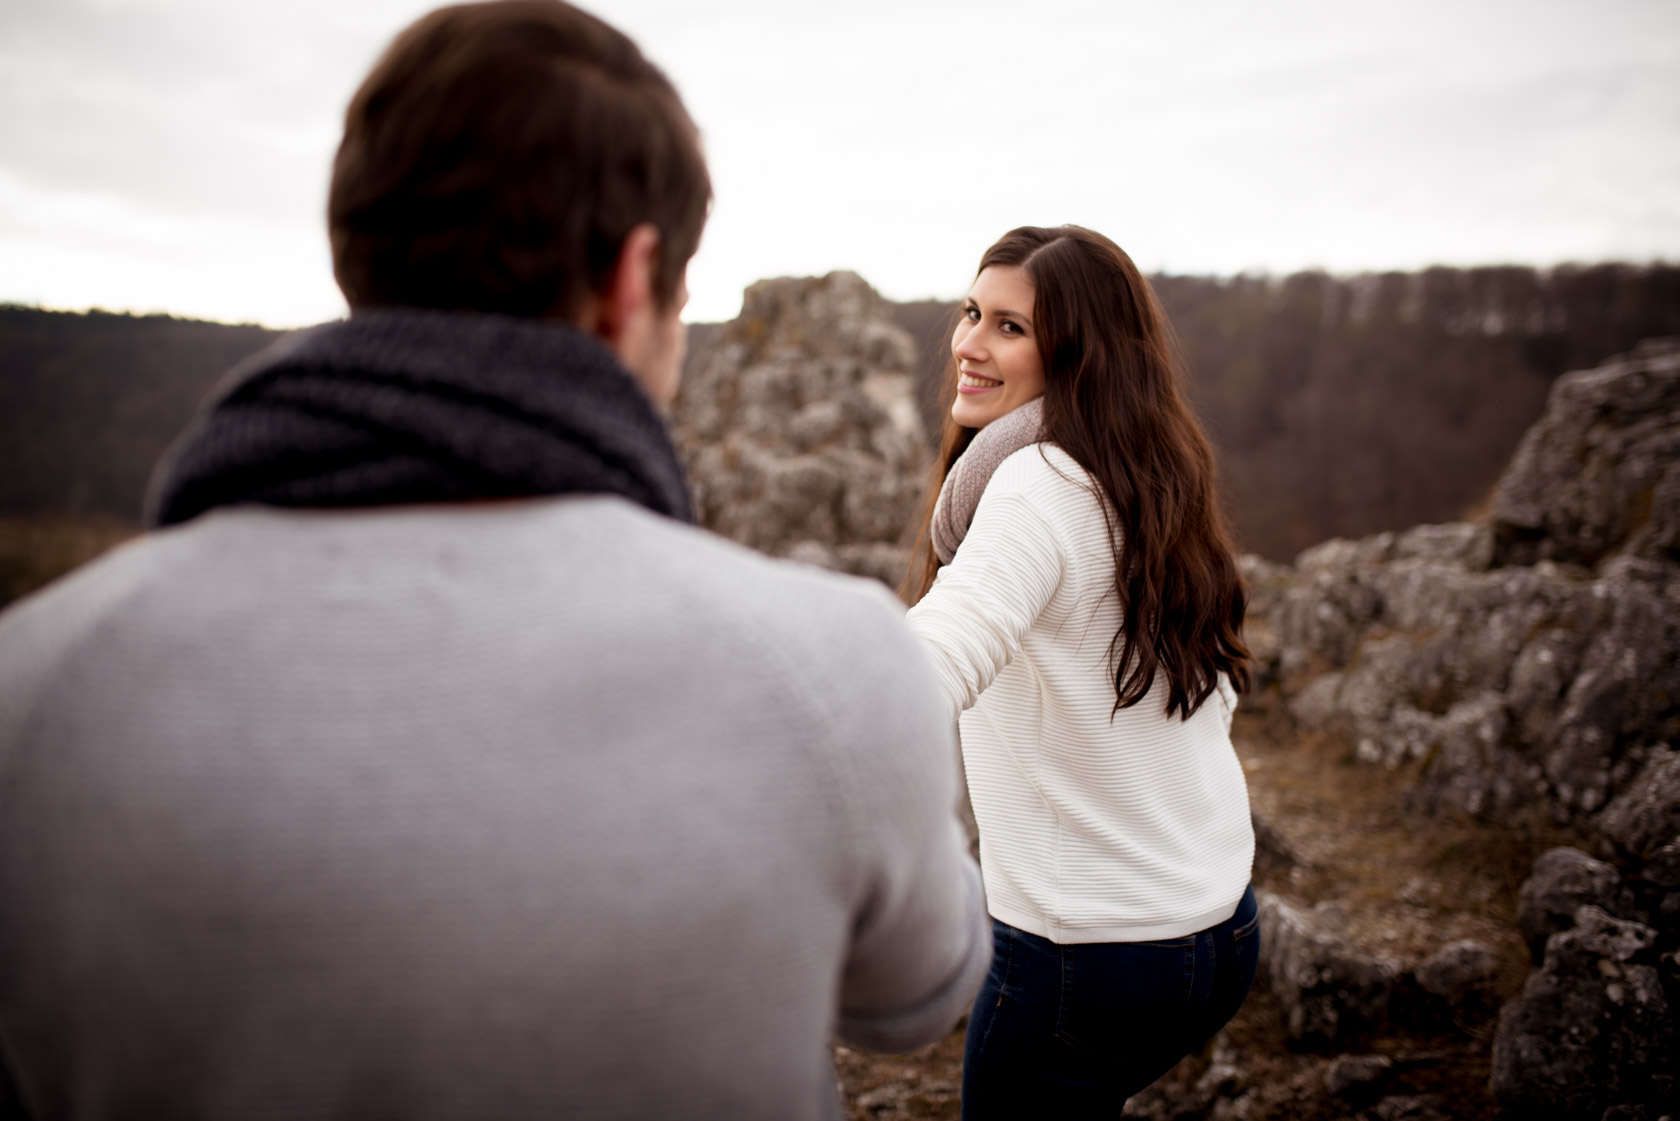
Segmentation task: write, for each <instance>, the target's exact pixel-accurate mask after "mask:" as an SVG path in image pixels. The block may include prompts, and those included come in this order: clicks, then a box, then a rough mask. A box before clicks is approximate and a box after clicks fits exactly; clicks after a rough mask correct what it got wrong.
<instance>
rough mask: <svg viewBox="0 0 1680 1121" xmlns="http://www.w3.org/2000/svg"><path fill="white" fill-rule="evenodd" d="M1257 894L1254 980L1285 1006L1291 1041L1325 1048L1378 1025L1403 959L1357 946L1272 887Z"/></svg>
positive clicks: (1320, 918) (1386, 1008)
mask: <svg viewBox="0 0 1680 1121" xmlns="http://www.w3.org/2000/svg"><path fill="white" fill-rule="evenodd" d="M1255 895H1256V898H1257V899H1258V901H1259V904H1260V929H1261V931H1262V935H1261V939H1260V971H1259V976H1258V978H1257V983H1258V984H1261V985H1264V986H1266V988H1267V989H1268V990H1270V992H1271V993H1272V995H1273V996H1275V997H1276V998H1277V1000H1278V1003H1279V1004H1280V1005H1281V1006H1282V1008H1283V1013H1284V1021H1285V1024H1286V1025H1287V1030H1288V1033H1289V1038H1290V1040H1291V1041H1293V1042H1297V1043H1304V1044H1309V1045H1315V1046H1323V1045H1328V1044H1332V1043H1337V1042H1342V1041H1346V1040H1351V1039H1357V1038H1359V1037H1360V1036H1361V1035H1363V1034H1364V1033H1366V1032H1368V1031H1370V1030H1371V1029H1372V1028H1374V1027H1376V1026H1377V1025H1379V1024H1380V1023H1381V1022H1382V1020H1383V1017H1384V1016H1385V1014H1386V1013H1387V1011H1388V1000H1389V996H1390V994H1391V992H1392V991H1393V988H1394V983H1395V980H1396V979H1397V978H1398V977H1399V975H1400V969H1399V966H1398V964H1397V963H1395V962H1393V961H1390V960H1388V959H1386V958H1379V957H1375V956H1372V955H1370V954H1367V953H1364V952H1363V951H1361V950H1359V949H1358V948H1357V947H1355V946H1354V945H1353V944H1352V943H1351V942H1349V941H1348V940H1347V939H1346V938H1345V937H1343V936H1342V935H1341V934H1339V933H1337V932H1336V931H1335V930H1334V929H1332V925H1333V924H1331V923H1328V922H1326V921H1325V919H1324V918H1323V917H1321V916H1319V915H1317V914H1315V913H1313V912H1309V911H1306V910H1303V909H1302V908H1300V907H1297V906H1295V905H1293V904H1291V903H1289V902H1287V901H1285V900H1283V899H1281V898H1279V897H1278V896H1276V895H1273V894H1272V893H1271V892H1268V891H1256V892H1255Z"/></svg>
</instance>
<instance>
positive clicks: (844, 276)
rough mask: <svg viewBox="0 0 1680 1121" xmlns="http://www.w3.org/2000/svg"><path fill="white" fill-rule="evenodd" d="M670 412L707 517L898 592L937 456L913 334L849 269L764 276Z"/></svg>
mask: <svg viewBox="0 0 1680 1121" xmlns="http://www.w3.org/2000/svg"><path fill="white" fill-rule="evenodd" d="M696 359H697V361H696V362H694V363H692V364H691V367H692V368H691V369H689V370H688V371H687V372H686V373H685V375H684V378H683V386H682V390H681V392H680V393H679V394H678V397H677V400H676V402H675V403H674V404H673V406H672V411H671V428H672V432H673V434H674V435H675V437H676V441H677V446H678V448H679V449H680V450H681V452H682V454H683V457H684V459H685V460H686V461H687V464H688V469H689V474H690V478H691V480H692V482H693V486H694V497H695V509H696V511H697V513H698V516H699V519H700V523H701V524H702V525H704V526H706V527H707V528H709V529H713V530H715V531H717V532H719V533H721V534H723V535H724V536H726V537H729V538H732V539H733V540H736V541H739V542H741V543H742V544H744V545H748V546H751V547H752V548H755V549H758V550H760V551H762V552H765V553H769V554H771V555H773V556H780V557H791V558H794V559H798V560H801V561H805V562H808V563H813V564H819V565H822V566H824V567H827V568H833V569H838V570H841V571H846V572H853V573H857V574H860V575H867V576H873V577H876V578H878V579H881V580H883V581H884V582H886V583H888V584H890V585H893V586H896V585H897V584H898V583H899V582H900V581H901V580H902V579H903V576H904V574H905V571H906V569H907V567H908V562H909V550H908V547H907V541H906V537H907V531H909V530H911V529H913V527H914V525H915V523H916V521H917V518H918V516H919V514H920V511H921V502H922V498H923V494H924V488H925V486H926V481H927V480H926V477H925V471H926V467H927V464H928V462H929V455H928V450H927V441H926V439H925V437H924V435H923V432H922V428H921V421H920V418H919V415H918V413H917V411H916V406H915V399H914V395H913V386H912V380H913V374H914V370H915V366H916V361H917V357H916V347H915V343H914V340H912V339H911V338H910V336H909V335H908V334H907V333H906V332H905V331H904V330H903V329H901V328H899V327H897V326H896V325H894V324H893V323H892V322H891V320H890V319H889V318H888V316H887V311H886V308H885V305H884V304H883V302H882V300H881V298H880V296H878V295H877V294H876V293H875V291H874V289H872V288H870V287H869V285H868V284H866V283H864V281H863V280H862V279H861V278H860V277H858V276H857V275H855V274H853V273H848V272H836V273H830V274H829V275H828V276H824V277H820V278H812V279H782V280H765V281H760V282H759V283H757V284H755V285H753V286H752V287H751V288H749V289H747V291H746V294H745V297H744V299H743V303H742V309H741V314H740V316H739V317H738V318H736V319H735V320H733V321H731V322H730V323H728V324H726V325H725V326H724V328H723V331H722V335H721V337H720V338H718V339H717V340H715V341H714V342H712V343H711V345H710V346H708V347H707V348H706V351H705V352H704V353H703V354H697V355H696Z"/></svg>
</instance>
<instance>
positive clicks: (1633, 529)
mask: <svg viewBox="0 0 1680 1121" xmlns="http://www.w3.org/2000/svg"><path fill="white" fill-rule="evenodd" d="M1673 342H1674V340H1653V341H1651V342H1648V343H1646V344H1643V345H1642V347H1641V348H1640V349H1638V350H1635V351H1634V353H1633V354H1631V355H1629V356H1628V357H1627V358H1626V359H1625V360H1623V361H1621V362H1611V363H1608V364H1606V365H1604V366H1602V367H1600V368H1599V369H1596V370H1587V371H1583V372H1581V373H1575V374H1569V375H1566V376H1565V377H1562V378H1560V379H1558V382H1557V384H1556V386H1555V387H1554V388H1553V390H1552V396H1551V401H1550V403H1549V404H1548V406H1547V409H1546V413H1545V415H1544V416H1543V417H1541V419H1540V420H1539V421H1538V422H1537V423H1536V424H1535V425H1534V427H1533V428H1531V429H1529V431H1528V434H1527V435H1526V436H1524V438H1523V441H1522V444H1521V445H1520V446H1519V447H1518V448H1517V452H1516V455H1515V457H1514V458H1513V459H1512V461H1511V466H1510V468H1509V470H1507V471H1506V473H1505V478H1504V480H1503V482H1502V483H1501V484H1500V488H1499V494H1498V496H1497V497H1496V498H1495V500H1494V505H1493V526H1494V556H1495V561H1496V563H1499V564H1507V565H1512V564H1522V565H1526V564H1533V563H1534V562H1535V561H1538V560H1558V561H1566V562H1570V563H1574V564H1586V565H1591V564H1595V563H1597V562H1598V561H1599V560H1600V559H1601V558H1603V557H1604V556H1605V555H1606V554H1608V553H1610V552H1612V551H1620V550H1621V549H1623V548H1624V547H1625V548H1627V549H1628V551H1630V552H1631V553H1633V554H1634V555H1635V556H1641V557H1651V558H1657V559H1666V560H1669V561H1674V560H1676V559H1680V391H1677V390H1676V386H1677V385H1680V347H1675V346H1674V345H1672V344H1673Z"/></svg>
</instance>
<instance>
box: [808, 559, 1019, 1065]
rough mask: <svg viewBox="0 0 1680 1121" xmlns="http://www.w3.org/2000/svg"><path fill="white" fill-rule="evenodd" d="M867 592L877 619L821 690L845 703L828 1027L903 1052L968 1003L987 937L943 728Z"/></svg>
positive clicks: (921, 674)
mask: <svg viewBox="0 0 1680 1121" xmlns="http://www.w3.org/2000/svg"><path fill="white" fill-rule="evenodd" d="M870 593H871V594H870V596H869V599H870V601H871V603H870V605H869V606H871V607H874V608H876V609H878V610H879V611H880V618H879V619H878V620H870V624H871V625H870V626H869V627H868V628H867V631H868V635H869V638H868V641H869V644H870V651H869V654H868V655H867V656H865V657H861V658H857V659H854V660H853V661H852V663H851V664H850V665H848V666H845V667H842V668H841V669H840V670H839V671H838V672H837V673H836V674H835V675H833V677H832V678H831V680H844V682H845V685H844V688H843V689H839V690H833V691H832V692H833V693H834V694H838V695H839V696H842V697H844V698H845V699H846V702H847V703H846V704H845V706H844V710H843V711H841V710H836V711H835V712H834V713H833V722H832V724H831V727H832V728H833V729H834V730H835V732H836V734H837V740H836V742H835V743H834V747H833V758H834V760H835V769H836V777H837V778H838V780H839V782H838V788H839V794H840V796H841V797H842V798H843V799H844V801H845V803H846V804H845V807H844V811H845V816H846V819H847V821H848V823H849V828H848V837H847V838H846V842H847V844H848V846H849V847H850V849H851V850H852V853H853V861H854V863H853V864H852V867H853V869H854V875H853V876H852V877H851V879H852V883H853V907H854V912H853V913H854V918H853V923H852V936H851V942H850V947H849V951H848V954H847V958H846V962H845V964H844V966H843V970H842V974H841V977H840V1016H839V1023H838V1024H837V1025H836V1030H837V1033H838V1035H839V1036H840V1038H841V1039H842V1040H844V1041H846V1042H847V1043H851V1044H855V1045H857V1046H860V1047H867V1048H870V1049H873V1050H880V1051H907V1050H910V1049H912V1048H914V1047H919V1046H922V1045H924V1044H927V1043H932V1042H934V1041H936V1040H938V1039H940V1038H941V1037H943V1036H944V1034H945V1033H946V1032H948V1031H949V1030H950V1029H951V1025H952V1024H953V1023H954V1022H955V1021H956V1019H957V1017H958V1016H960V1015H961V1014H962V1013H963V1012H965V1011H967V1010H968V1006H969V1003H970V1002H971V1001H972V1000H973V999H974V994H975V992H976V991H977V990H978V989H979V987H980V982H981V980H982V979H983V978H984V977H985V973H986V969H987V967H988V965H989V964H990V962H991V935H990V923H989V921H988V919H987V917H986V907H985V899H984V894H983V892H982V889H981V886H980V872H979V868H978V867H977V866H976V865H975V863H974V859H973V857H972V856H971V855H970V854H969V851H968V842H967V838H966V836H965V834H964V833H963V829H962V826H961V824H960V823H959V822H958V820H957V817H956V814H955V809H954V808H955V806H956V805H957V784H958V777H957V768H956V757H957V750H956V742H955V737H954V735H953V732H954V729H953V727H952V725H951V723H950V721H949V720H948V719H947V718H946V716H945V712H944V708H943V706H942V705H941V704H940V701H939V690H938V685H937V683H936V681H935V680H934V678H933V675H932V673H931V671H930V670H929V668H928V665H927V659H926V658H925V657H924V656H923V655H922V653H921V651H920V650H919V648H918V646H917V643H916V640H915V638H914V637H913V636H912V635H911V634H910V633H909V630H908V629H907V628H906V627H905V626H904V622H903V620H902V618H900V617H898V609H897V607H896V605H895V604H894V602H893V601H892V600H891V598H890V597H888V596H886V595H884V594H877V593H876V592H875V590H874V589H870ZM869 614H873V612H869ZM832 699H833V696H832V695H831V700H832Z"/></svg>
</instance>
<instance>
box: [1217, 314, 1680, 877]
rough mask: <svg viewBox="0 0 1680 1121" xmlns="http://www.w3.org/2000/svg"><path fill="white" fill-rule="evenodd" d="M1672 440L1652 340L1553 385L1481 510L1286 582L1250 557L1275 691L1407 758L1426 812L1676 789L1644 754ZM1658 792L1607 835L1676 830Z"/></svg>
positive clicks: (1669, 639)
mask: <svg viewBox="0 0 1680 1121" xmlns="http://www.w3.org/2000/svg"><path fill="white" fill-rule="evenodd" d="M1677 452H1680V344H1677V343H1674V342H1673V341H1669V342H1667V343H1655V344H1649V345H1647V346H1646V347H1644V348H1643V349H1642V350H1641V351H1640V352H1638V353H1637V354H1636V355H1634V356H1632V357H1629V358H1627V359H1625V360H1621V361H1616V362H1612V363H1609V364H1607V365H1606V366H1604V367H1602V368H1600V369H1597V370H1590V371H1584V372H1582V373H1577V374H1570V375H1567V376H1565V377H1563V378H1560V379H1559V380H1558V382H1557V385H1556V387H1555V389H1554V392H1553V395H1552V399H1551V402H1550V404H1549V406H1548V408H1547V411H1546V414H1545V416H1544V417H1543V418H1542V419H1541V420H1540V421H1539V422H1538V423H1537V424H1536V425H1535V427H1534V428H1533V429H1532V430H1531V431H1530V433H1529V435H1528V437H1526V438H1525V440H1524V443H1523V445H1522V450H1521V451H1520V452H1519V454H1518V456H1517V457H1516V459H1515V460H1513V462H1512V464H1511V466H1510V468H1509V469H1508V471H1507V473H1506V475H1505V477H1504V478H1503V479H1502V481H1501V483H1500V487H1499V491H1498V496H1497V498H1496V501H1495V504H1494V505H1495V513H1494V517H1493V519H1492V520H1491V521H1490V522H1488V523H1466V524H1459V525H1445V526H1418V527H1416V528H1414V529H1411V530H1408V531H1406V532H1404V533H1383V534H1378V535H1376V536H1374V537H1370V538H1366V539H1364V540H1360V541H1342V540H1335V541H1328V542H1325V543H1324V544H1322V545H1319V546H1317V547H1315V548H1313V549H1309V550H1308V551H1307V552H1305V553H1303V554H1302V555H1301V557H1300V558H1299V560H1298V561H1297V564H1296V565H1295V568H1294V571H1293V573H1291V572H1290V571H1288V570H1287V569H1281V568H1279V566H1271V565H1265V564H1264V563H1263V562H1256V563H1252V564H1250V565H1249V566H1247V567H1246V568H1245V573H1246V574H1248V575H1249V578H1250V580H1251V583H1255V584H1258V585H1259V586H1260V587H1261V589H1262V590H1261V592H1260V594H1257V595H1256V597H1255V603H1254V609H1253V610H1254V614H1255V616H1256V623H1255V631H1256V633H1258V634H1260V635H1262V636H1263V641H1262V642H1260V643H1258V644H1257V650H1258V651H1259V652H1260V653H1261V654H1262V656H1264V657H1266V658H1267V659H1268V663H1267V671H1268V675H1269V678H1270V679H1271V680H1275V681H1276V682H1277V683H1278V685H1279V689H1280V696H1281V699H1282V700H1283V702H1284V704H1285V705H1286V707H1287V708H1288V710H1289V711H1290V712H1291V713H1292V714H1293V715H1294V717H1295V718H1296V720H1297V721H1298V722H1299V723H1300V724H1301V725H1302V726H1303V727H1306V728H1311V729H1320V730H1327V731H1332V732H1335V733H1339V734H1342V735H1345V736H1347V737H1349V738H1350V739H1351V741H1352V742H1353V744H1354V746H1355V749H1356V752H1357V755H1358V757H1359V758H1360V759H1362V760H1364V761H1366V762H1368V763H1371V764H1373V765H1380V766H1384V767H1389V768H1401V767H1412V768H1415V769H1416V770H1417V771H1418V772H1419V777H1418V781H1417V783H1416V785H1415V788H1414V790H1413V794H1412V801H1413V803H1414V805H1415V808H1417V809H1418V810H1419V811H1421V812H1424V813H1459V812H1462V813H1467V814H1470V815H1472V816H1475V817H1479V818H1482V819H1484V820H1489V821H1492V820H1504V819H1508V818H1510V817H1511V816H1512V815H1513V814H1518V815H1521V814H1528V815H1530V816H1533V817H1536V818H1539V819H1542V820H1544V819H1547V818H1557V819H1563V820H1581V819H1586V818H1590V817H1591V816H1592V815H1594V814H1598V813H1601V812H1603V811H1605V809H1606V807H1607V806H1608V805H1609V804H1610V803H1611V802H1612V801H1613V800H1615V799H1617V798H1618V797H1619V796H1622V795H1624V794H1626V793H1627V792H1628V791H1630V790H1639V791H1647V790H1648V789H1649V788H1650V787H1651V785H1652V784H1653V783H1658V784H1660V785H1662V786H1663V788H1664V789H1670V788H1674V787H1676V786H1680V779H1677V778H1676V777H1675V776H1674V772H1672V771H1670V770H1668V769H1654V768H1652V767H1648V766H1647V763H1648V761H1656V760H1658V759H1660V758H1665V757H1667V756H1668V755H1669V754H1671V750H1670V749H1671V746H1672V745H1673V744H1674V743H1675V741H1676V739H1680V552H1677V551H1676V549H1675V548H1674V547H1672V544H1673V542H1674V541H1675V539H1676V535H1677V534H1680V529H1676V526H1675V525H1674V524H1671V521H1670V519H1671V518H1672V515H1673V514H1674V511H1673V510H1671V509H1670V508H1669V506H1668V505H1665V503H1667V501H1668V500H1667V499H1666V498H1664V497H1663V496H1664V495H1666V494H1667V493H1668V489H1665V488H1676V487H1680V457H1677V455H1676V453H1677ZM1671 476H1672V477H1673V478H1672V479H1671ZM1589 564H1590V565H1593V566H1595V567H1588V565H1589ZM1658 803H1659V804H1653V803H1652V801H1651V798H1650V796H1648V795H1646V794H1640V795H1637V796H1635V797H1633V799H1632V800H1631V801H1628V800H1626V799H1624V802H1623V804H1622V805H1621V806H1620V807H1619V808H1618V810H1617V812H1616V813H1615V814H1607V815H1606V817H1605V824H1606V828H1607V829H1609V828H1615V829H1618V830H1620V831H1622V832H1627V831H1628V830H1629V829H1634V830H1635V831H1637V832H1639V837H1638V838H1637V839H1634V843H1635V844H1636V845H1638V846H1639V847H1641V848H1642V849H1643V850H1645V851H1654V850H1655V848H1657V847H1660V846H1661V844H1663V843H1666V841H1667V840H1669V839H1672V838H1673V837H1674V836H1675V835H1676V833H1677V832H1680V828H1671V827H1670V826H1671V825H1673V824H1674V823H1675V822H1677V821H1680V797H1673V796H1665V797H1663V798H1660V799H1658ZM1635 819H1637V820H1638V821H1641V822H1643V823H1644V824H1641V825H1638V826H1635V824H1634V820H1635ZM1665 830H1666V833H1665Z"/></svg>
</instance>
